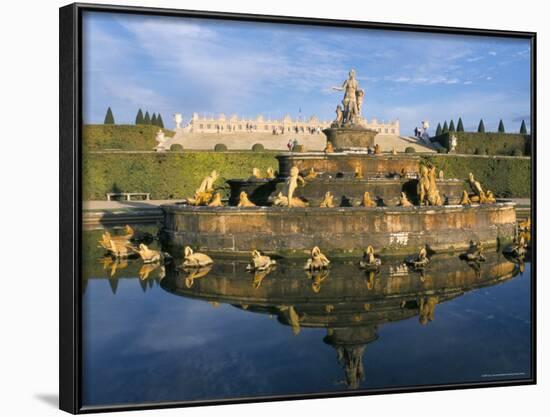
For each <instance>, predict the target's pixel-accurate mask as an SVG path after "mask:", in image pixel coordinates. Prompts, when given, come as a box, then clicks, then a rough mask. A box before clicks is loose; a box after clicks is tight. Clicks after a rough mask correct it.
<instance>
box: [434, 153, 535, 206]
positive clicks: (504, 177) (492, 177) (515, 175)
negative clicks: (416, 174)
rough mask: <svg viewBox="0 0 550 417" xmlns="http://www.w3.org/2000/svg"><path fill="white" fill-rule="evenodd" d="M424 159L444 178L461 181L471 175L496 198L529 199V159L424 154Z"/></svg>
mask: <svg viewBox="0 0 550 417" xmlns="http://www.w3.org/2000/svg"><path fill="white" fill-rule="evenodd" d="M423 158H425V159H426V160H428V161H430V162H432V163H433V164H434V165H435V166H436V167H437V168H438V169H442V170H443V172H444V173H445V178H460V179H464V181H465V182H464V187H465V189H466V190H469V188H468V185H467V184H466V179H467V178H468V174H469V173H470V172H472V173H473V174H474V176H475V178H476V179H477V180H478V181H479V182H481V185H482V186H483V188H484V189H486V190H491V191H493V192H494V193H495V196H497V197H516V198H527V197H530V196H531V159H530V158H511V157H498V156H486V157H482V156H455V155H440V154H438V155H424V156H423Z"/></svg>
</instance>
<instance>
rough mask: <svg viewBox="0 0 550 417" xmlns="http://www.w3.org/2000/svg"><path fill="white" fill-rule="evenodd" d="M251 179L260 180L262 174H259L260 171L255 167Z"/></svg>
mask: <svg viewBox="0 0 550 417" xmlns="http://www.w3.org/2000/svg"><path fill="white" fill-rule="evenodd" d="M251 178H257V179H261V178H262V174H261V172H260V170H259V169H258V168H256V167H254V168H252V175H251Z"/></svg>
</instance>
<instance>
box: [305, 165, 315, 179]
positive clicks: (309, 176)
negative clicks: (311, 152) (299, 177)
mask: <svg viewBox="0 0 550 417" xmlns="http://www.w3.org/2000/svg"><path fill="white" fill-rule="evenodd" d="M317 175H318V173H317V172H316V171H315V168H313V167H311V168H310V169H309V171H308V172H307V174H306V176H305V177H304V179H305V180H313V179H315V178H317Z"/></svg>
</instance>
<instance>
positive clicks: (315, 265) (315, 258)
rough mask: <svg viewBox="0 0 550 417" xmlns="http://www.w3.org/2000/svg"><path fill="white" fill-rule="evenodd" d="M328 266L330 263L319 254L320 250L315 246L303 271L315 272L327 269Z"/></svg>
mask: <svg viewBox="0 0 550 417" xmlns="http://www.w3.org/2000/svg"><path fill="white" fill-rule="evenodd" d="M329 264H330V261H329V260H328V258H327V257H326V256H325V255H323V254H322V253H321V249H319V247H318V246H315V247H314V248H313V249H312V250H311V257H310V258H309V259H308V260H307V262H306V264H305V266H304V269H307V270H310V271H315V270H319V269H325V268H328V265H329Z"/></svg>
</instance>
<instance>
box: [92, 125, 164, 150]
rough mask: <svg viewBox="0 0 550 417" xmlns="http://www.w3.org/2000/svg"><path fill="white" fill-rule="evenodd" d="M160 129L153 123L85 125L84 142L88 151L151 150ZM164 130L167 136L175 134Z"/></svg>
mask: <svg viewBox="0 0 550 417" xmlns="http://www.w3.org/2000/svg"><path fill="white" fill-rule="evenodd" d="M158 130H159V127H158V126H151V125H137V126H136V125H84V126H83V128H82V144H83V147H84V150H88V151H101V150H107V149H119V150H123V151H151V150H153V148H154V147H155V146H157V141H156V140H155V136H156V134H157V132H158ZM163 130H164V135H165V136H166V137H172V136H174V132H173V131H170V130H166V129H163Z"/></svg>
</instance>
